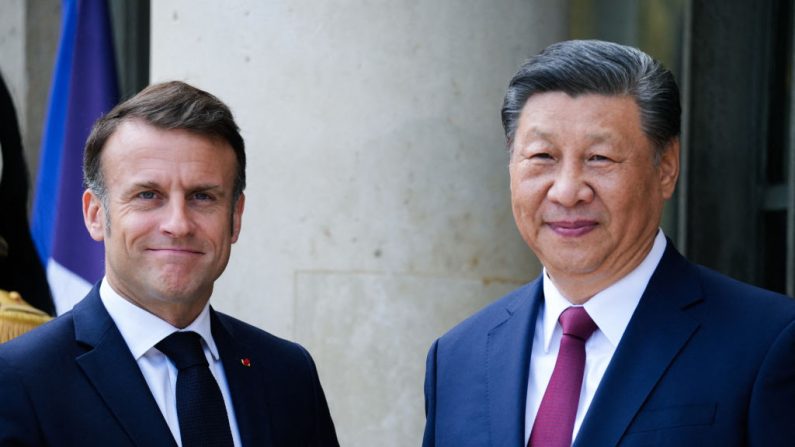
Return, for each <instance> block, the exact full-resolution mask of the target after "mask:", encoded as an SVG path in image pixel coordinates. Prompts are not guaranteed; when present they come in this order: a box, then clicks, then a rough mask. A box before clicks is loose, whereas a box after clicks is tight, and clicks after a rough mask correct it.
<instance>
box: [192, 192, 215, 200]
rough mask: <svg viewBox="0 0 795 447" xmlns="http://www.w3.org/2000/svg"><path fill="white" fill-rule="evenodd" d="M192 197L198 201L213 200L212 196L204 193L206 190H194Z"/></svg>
mask: <svg viewBox="0 0 795 447" xmlns="http://www.w3.org/2000/svg"><path fill="white" fill-rule="evenodd" d="M193 199H194V200H198V201H200V202H205V201H210V200H213V196H212V195H210V194H208V193H206V192H196V193H193Z"/></svg>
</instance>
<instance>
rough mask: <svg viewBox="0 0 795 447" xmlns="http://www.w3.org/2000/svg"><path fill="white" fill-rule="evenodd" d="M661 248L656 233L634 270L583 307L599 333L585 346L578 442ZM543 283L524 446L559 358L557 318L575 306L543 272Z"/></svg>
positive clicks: (662, 242) (576, 423)
mask: <svg viewBox="0 0 795 447" xmlns="http://www.w3.org/2000/svg"><path fill="white" fill-rule="evenodd" d="M665 245H666V240H665V235H663V232H662V230H658V231H657V236H656V237H655V238H654V245H653V246H652V248H651V250H650V251H649V254H648V255H646V258H645V259H644V260H643V261H642V262H641V263H640V264H639V265H638V266H637V267H636V268H635V270H633V271H631V272H630V273H629V274H628V275H626V276H624V277H623V278H621V279H620V280H618V281H617V282H615V283H613V284H612V285H611V286H610V287H608V288H606V289H604V290H602V291H601V292H599V293H597V294H596V295H594V296H593V297H592V298H591V299H589V300H588V301H586V302H585V304H584V305H583V307H585V310H586V311H587V312H588V315H590V316H591V319H593V321H594V323H596V326H598V329H597V330H596V331H595V332H594V333H593V335H591V338H589V339H588V341H587V342H586V343H585V372H584V375H583V381H582V390H581V391H580V401H579V404H578V405H577V417H576V418H575V420H574V433H573V435H572V440H574V439H576V438H577V432H578V431H579V430H580V426H581V425H582V421H583V419H584V418H585V413H586V412H587V411H588V407H589V406H590V405H591V400H593V397H594V394H595V393H596V388H597V387H598V386H599V382H600V381H601V380H602V376H604V373H605V370H606V369H607V365H608V364H609V363H610V360H611V359H612V358H613V354H614V353H615V351H616V347H617V346H618V343H619V342H620V341H621V337H622V336H623V335H624V331H625V330H626V328H627V325H628V324H629V320H630V318H632V314H633V313H634V312H635V308H636V307H637V306H638V303H639V302H640V297H641V296H642V295H643V292H644V291H645V290H646V285H647V284H648V283H649V279H651V276H652V274H653V273H654V270H655V269H656V268H657V264H659V263H660V259H662V255H663V252H664V251H665ZM542 281H543V287H544V303H543V304H542V307H541V309H540V311H539V312H538V318H537V320H536V327H535V334H534V335H533V351H532V354H531V357H530V378H529V380H528V383H527V402H526V406H525V428H524V439H525V445H526V444H527V441H528V440H529V439H530V432H531V431H532V429H533V422H535V419H536V414H537V413H538V408H539V407H540V406H541V399H542V398H543V397H544V391H546V389H547V385H548V384H549V380H550V378H551V377H552V371H553V369H554V368H555V362H556V360H557V358H558V349H559V348H560V338H561V333H562V328H561V326H560V323H559V322H558V318H559V317H560V314H561V313H562V312H563V311H564V310H565V309H566V308H568V307H571V306H573V304H572V303H571V302H569V300H567V299H566V297H564V296H563V295H562V294H561V293H560V291H558V289H557V287H555V284H553V283H552V281H551V280H550V279H549V276H548V275H547V272H546V269H545V270H544V273H543V279H542Z"/></svg>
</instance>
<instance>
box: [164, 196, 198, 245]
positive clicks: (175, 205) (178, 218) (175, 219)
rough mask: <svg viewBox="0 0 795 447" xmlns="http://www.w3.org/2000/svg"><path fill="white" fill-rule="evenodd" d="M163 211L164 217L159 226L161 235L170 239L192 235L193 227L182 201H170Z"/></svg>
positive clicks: (179, 199) (184, 203) (185, 205)
mask: <svg viewBox="0 0 795 447" xmlns="http://www.w3.org/2000/svg"><path fill="white" fill-rule="evenodd" d="M164 211H165V213H166V215H165V216H164V217H163V220H162V223H161V225H160V230H161V231H162V232H163V233H165V234H166V235H168V236H170V237H172V238H180V237H185V236H189V235H190V234H192V232H193V228H194V225H193V221H192V220H191V217H190V213H189V210H188V208H187V203H186V201H185V200H184V199H182V198H177V199H172V200H170V201H169V204H168V206H166V207H165V210H164Z"/></svg>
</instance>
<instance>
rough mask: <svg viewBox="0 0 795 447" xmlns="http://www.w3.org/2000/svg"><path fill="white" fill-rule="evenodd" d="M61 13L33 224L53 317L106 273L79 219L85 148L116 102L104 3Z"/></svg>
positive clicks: (68, 1)
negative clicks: (45, 270) (101, 120)
mask: <svg viewBox="0 0 795 447" xmlns="http://www.w3.org/2000/svg"><path fill="white" fill-rule="evenodd" d="M62 14H63V24H62V27H63V28H62V32H61V40H60V44H59V47H58V54H57V58H56V61H55V71H54V74H53V83H52V89H51V90H50V104H49V110H48V112H47V119H46V122H45V129H44V136H43V138H42V152H41V162H40V166H39V173H38V179H37V183H36V198H35V200H34V204H33V216H32V225H31V226H32V228H31V232H32V234H33V239H34V242H35V244H36V249H37V250H38V252H39V255H40V256H41V258H42V260H43V261H44V263H45V265H46V268H47V280H48V281H49V284H50V289H51V291H52V295H53V301H54V302H55V310H56V312H57V314H59V315H60V314H62V313H64V312H66V311H68V310H70V309H71V308H72V306H74V305H75V303H77V302H78V301H80V300H81V299H82V298H83V297H84V296H85V295H86V293H88V291H89V290H90V288H91V286H92V285H93V283H95V282H96V281H98V280H99V279H100V278H101V277H102V275H103V274H104V265H105V264H104V259H105V254H104V253H105V251H104V247H103V245H102V243H99V242H96V241H94V240H93V239H91V237H90V236H89V235H88V232H87V231H86V228H85V225H84V224H83V213H82V208H81V197H82V194H83V186H82V181H83V176H82V159H83V147H84V145H85V142H86V138H88V134H89V133H90V132H91V127H92V125H93V124H94V122H95V121H96V120H97V119H98V118H99V117H100V116H102V115H103V114H104V113H106V112H108V111H109V110H110V109H111V108H112V107H113V106H114V105H115V104H116V102H117V101H118V99H119V93H118V92H119V89H118V84H117V82H118V81H117V77H116V64H115V59H114V52H113V36H112V33H111V28H110V19H109V14H108V5H107V3H106V1H105V0H63V1H62Z"/></svg>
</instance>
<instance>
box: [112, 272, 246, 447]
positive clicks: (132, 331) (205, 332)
mask: <svg viewBox="0 0 795 447" xmlns="http://www.w3.org/2000/svg"><path fill="white" fill-rule="evenodd" d="M99 296H100V298H101V299H102V304H104V305H105V309H107V310H108V313H109V314H110V317H111V318H112V319H113V322H114V323H116V327H118V328H119V332H121V336H122V338H124V341H125V342H126V343H127V347H128V348H130V352H131V353H132V355H133V358H135V361H136V362H138V367H139V368H141V372H142V373H143V375H144V379H146V384H147V385H149V390H150V391H151V392H152V396H154V398H155V402H157V406H158V407H159V408H160V412H161V413H163V417H164V418H165V419H166V423H167V424H168V428H169V429H171V433H172V434H173V435H174V439H175V440H176V441H177V445H178V446H180V447H181V446H182V437H181V436H180V433H179V419H178V418H177V397H176V393H177V372H178V371H177V368H176V366H174V364H173V363H171V361H169V360H168V357H166V355H165V354H163V353H162V352H160V351H159V350H158V349H157V348H155V345H156V344H157V343H159V342H160V341H161V340H163V339H164V338H166V337H168V336H169V335H171V334H172V333H174V332H177V331H180V330H182V331H193V332H196V333H198V334H199V335H200V336H201V338H202V347H203V348H204V355H205V356H206V357H207V362H208V363H209V364H210V372H212V374H213V376H214V377H215V380H216V381H217V382H218V386H219V388H221V394H222V395H223V397H224V404H225V405H226V414H227V415H228V416H229V428H230V429H231V431H232V440H233V441H234V443H235V447H240V445H241V443H240V433H239V432H238V429H237V420H236V419H235V409H234V407H233V406H232V397H231V395H230V393H229V385H228V384H227V381H226V374H224V366H223V364H222V363H221V358H220V356H219V355H218V348H217V347H216V345H215V341H214V340H213V335H212V330H211V328H210V304H209V302H208V303H207V305H206V306H204V309H203V310H202V312H201V313H200V314H199V316H198V317H196V319H195V320H194V321H193V322H192V323H191V324H190V325H188V326H187V327H186V328H185V329H178V328H176V327H174V326H172V325H171V324H169V323H167V322H166V321H164V320H161V319H160V318H159V317H157V316H155V315H154V314H151V313H149V312H147V311H146V310H144V309H142V308H140V307H138V306H136V305H135V304H133V303H131V302H129V301H127V300H126V299H124V298H122V297H121V296H120V295H119V294H118V293H116V291H115V290H113V288H112V287H111V286H110V284H108V281H107V278H103V279H102V284H101V285H100V286H99Z"/></svg>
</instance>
